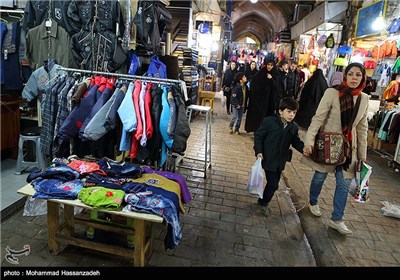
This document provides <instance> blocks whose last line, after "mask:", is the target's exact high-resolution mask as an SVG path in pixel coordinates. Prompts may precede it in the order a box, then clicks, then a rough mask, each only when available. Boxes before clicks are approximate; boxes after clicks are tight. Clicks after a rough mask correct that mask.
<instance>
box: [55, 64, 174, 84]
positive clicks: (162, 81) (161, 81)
mask: <svg viewBox="0 0 400 280" xmlns="http://www.w3.org/2000/svg"><path fill="white" fill-rule="evenodd" d="M56 70H57V71H66V72H78V73H86V74H90V75H93V74H96V75H103V76H112V77H119V78H124V79H129V80H135V79H136V80H142V81H143V80H144V81H149V82H155V83H157V84H177V85H180V84H181V81H180V80H173V79H162V78H155V77H148V76H137V75H129V74H120V73H110V72H101V71H92V70H83V69H76V68H65V67H62V66H59V67H57V69H56Z"/></svg>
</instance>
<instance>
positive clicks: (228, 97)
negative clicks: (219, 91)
mask: <svg viewBox="0 0 400 280" xmlns="http://www.w3.org/2000/svg"><path fill="white" fill-rule="evenodd" d="M225 96H226V102H225V104H226V113H228V114H229V113H230V112H231V111H232V109H231V93H229V94H227V95H225Z"/></svg>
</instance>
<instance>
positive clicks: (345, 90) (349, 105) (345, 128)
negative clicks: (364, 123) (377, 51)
mask: <svg viewBox="0 0 400 280" xmlns="http://www.w3.org/2000/svg"><path fill="white" fill-rule="evenodd" d="M352 67H357V68H359V69H360V70H361V73H362V74H363V77H362V80H361V82H360V85H359V86H358V87H357V88H354V89H353V88H350V87H349V86H348V85H347V73H348V72H349V71H350V69H351V68H352ZM366 80H367V79H366V74H365V68H364V66H363V65H362V64H360V63H357V62H354V63H350V64H349V65H348V66H347V67H346V70H345V71H344V77H343V82H342V83H341V84H340V85H338V86H336V87H335V88H336V89H337V90H338V91H339V102H340V121H341V124H342V133H343V135H344V137H345V138H346V140H347V141H349V143H350V147H351V145H352V140H353V135H352V131H351V129H352V128H351V127H350V122H351V119H352V117H353V111H354V102H353V96H358V95H360V94H361V92H362V90H363V89H364V87H365V85H366ZM350 163H351V153H350V155H349V156H348V157H347V160H346V162H345V163H344V164H343V168H344V170H347V169H348V168H349V165H350Z"/></svg>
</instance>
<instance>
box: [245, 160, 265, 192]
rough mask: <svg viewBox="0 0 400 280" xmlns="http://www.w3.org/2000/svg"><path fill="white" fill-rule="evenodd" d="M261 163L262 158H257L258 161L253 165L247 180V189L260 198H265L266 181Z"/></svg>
mask: <svg viewBox="0 0 400 280" xmlns="http://www.w3.org/2000/svg"><path fill="white" fill-rule="evenodd" d="M261 163H262V159H261V158H257V160H256V162H255V163H254V165H253V166H252V167H251V170H250V175H249V180H248V182H247V191H248V192H249V193H250V194H252V195H256V196H258V197H259V198H263V192H264V186H265V183H266V182H265V181H266V180H265V173H264V169H263V168H262V164H261Z"/></svg>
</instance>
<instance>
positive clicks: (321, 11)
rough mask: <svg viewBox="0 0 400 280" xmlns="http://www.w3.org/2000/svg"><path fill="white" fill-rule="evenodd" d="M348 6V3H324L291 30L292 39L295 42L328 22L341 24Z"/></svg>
mask: <svg viewBox="0 0 400 280" xmlns="http://www.w3.org/2000/svg"><path fill="white" fill-rule="evenodd" d="M347 6H348V3H347V2H332V3H328V2H323V3H322V4H320V5H319V6H317V7H316V8H315V9H314V10H313V11H312V12H311V13H310V14H309V15H307V16H305V17H304V18H303V19H302V20H300V21H299V22H298V23H297V24H296V25H294V26H293V27H292V28H291V39H292V40H295V39H297V38H298V37H299V36H300V35H301V34H304V33H307V32H308V31H309V30H311V29H314V28H316V27H318V26H319V25H321V24H323V23H326V22H333V23H341V22H342V20H343V16H344V14H345V12H346V10H347Z"/></svg>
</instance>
